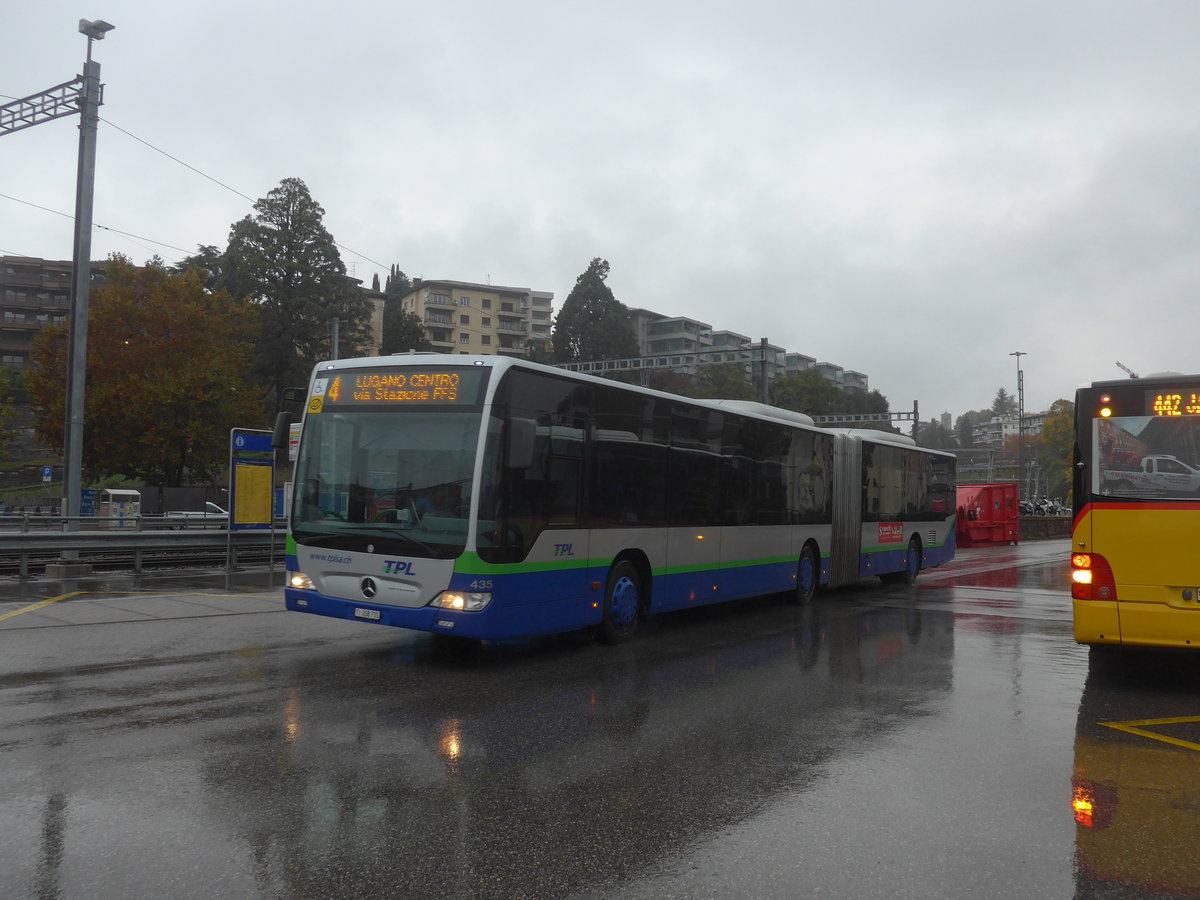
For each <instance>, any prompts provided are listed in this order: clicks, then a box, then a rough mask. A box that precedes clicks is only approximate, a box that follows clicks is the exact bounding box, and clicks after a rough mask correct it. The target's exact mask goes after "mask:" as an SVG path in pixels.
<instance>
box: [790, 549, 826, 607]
mask: <svg viewBox="0 0 1200 900" xmlns="http://www.w3.org/2000/svg"><path fill="white" fill-rule="evenodd" d="M820 577H821V564H820V562H818V561H817V552H816V551H815V550H813V548H812V545H811V544H809V545H807V546H806V547H805V548H804V549H803V550H801V551H800V562H799V564H798V565H797V566H796V589H795V591H793V592H792V600H794V601H795V602H796V603H799V604H804V603H808V602H809V601H810V600H812V598H813V597H814V596H815V595H816V593H817V583H818V582H819V580H820Z"/></svg>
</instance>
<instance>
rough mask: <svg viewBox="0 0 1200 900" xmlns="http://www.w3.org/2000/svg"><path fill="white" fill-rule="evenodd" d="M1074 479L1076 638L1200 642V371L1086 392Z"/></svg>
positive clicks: (1078, 410)
mask: <svg viewBox="0 0 1200 900" xmlns="http://www.w3.org/2000/svg"><path fill="white" fill-rule="evenodd" d="M1073 474H1074V477H1073V481H1072V485H1073V490H1074V498H1073V500H1074V506H1075V522H1074V528H1073V532H1072V537H1071V540H1072V546H1071V566H1072V588H1071V597H1072V607H1073V614H1074V622H1075V640H1077V641H1079V642H1080V643H1084V644H1125V645H1140V646H1152V647H1196V646H1200V375H1191V376H1184V375H1172V376H1156V377H1152V378H1136V379H1123V380H1121V381H1103V382H1096V383H1095V384H1092V385H1090V386H1087V387H1082V388H1080V389H1079V390H1078V391H1077V392H1076V394H1075V464H1074V472H1073Z"/></svg>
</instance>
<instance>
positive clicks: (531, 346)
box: [525, 340, 554, 366]
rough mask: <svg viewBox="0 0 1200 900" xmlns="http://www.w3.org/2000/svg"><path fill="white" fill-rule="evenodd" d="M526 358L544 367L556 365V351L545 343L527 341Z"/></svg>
mask: <svg viewBox="0 0 1200 900" xmlns="http://www.w3.org/2000/svg"><path fill="white" fill-rule="evenodd" d="M525 358H526V359H527V360H529V361H530V362H535V363H541V364H542V365H544V366H552V365H554V351H553V349H552V348H550V347H548V346H547V345H546V343H545V342H544V341H530V340H526V341H525Z"/></svg>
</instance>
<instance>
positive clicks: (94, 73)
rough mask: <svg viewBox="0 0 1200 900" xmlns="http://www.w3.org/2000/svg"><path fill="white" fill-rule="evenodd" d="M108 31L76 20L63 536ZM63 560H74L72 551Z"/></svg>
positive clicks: (77, 477)
mask: <svg viewBox="0 0 1200 900" xmlns="http://www.w3.org/2000/svg"><path fill="white" fill-rule="evenodd" d="M112 29H113V26H112V25H109V24H108V23H107V22H105V21H103V20H99V19H98V20H96V21H95V22H89V21H88V20H87V19H80V20H79V31H80V33H81V34H84V35H86V36H87V39H88V43H87V60H86V61H85V62H84V67H83V75H82V76H81V80H82V85H81V87H80V92H79V163H78V168H77V171H76V180H75V245H74V252H73V254H72V267H71V318H70V345H69V351H68V356H67V395H66V421H65V423H64V431H63V502H62V510H63V515H64V517H65V518H64V519H63V531H78V530H79V514H80V504H81V500H82V494H83V421H84V386H85V383H86V380H87V328H88V288H89V286H90V282H91V277H92V200H93V195H94V193H95V183H96V130H97V128H96V127H97V123H98V122H99V120H100V104H101V103H102V102H103V101H102V96H101V86H100V64H99V63H98V62H95V61H93V60H92V41H94V40H103V38H104V35H105V34H106V33H107V32H109V31H112ZM63 559H64V560H67V559H70V560H77V559H78V552H77V551H68V552H64V554H63Z"/></svg>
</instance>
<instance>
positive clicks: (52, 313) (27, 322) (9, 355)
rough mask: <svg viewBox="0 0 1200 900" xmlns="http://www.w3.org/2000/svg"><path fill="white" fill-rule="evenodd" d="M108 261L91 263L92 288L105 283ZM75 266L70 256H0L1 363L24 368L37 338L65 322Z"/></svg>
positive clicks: (68, 312) (69, 304)
mask: <svg viewBox="0 0 1200 900" xmlns="http://www.w3.org/2000/svg"><path fill="white" fill-rule="evenodd" d="M104 267H105V263H104V262H103V261H101V262H93V263H92V265H91V279H92V282H91V289H93V290H94V289H95V288H97V287H101V286H103V284H104ZM71 268H72V263H71V261H70V260H69V259H66V260H49V259H37V258H33V257H27V256H3V257H0V366H3V367H4V368H6V369H11V370H13V371H15V372H21V371H24V370H25V369H29V368H32V365H33V364H32V363H31V362H30V360H29V354H30V351H31V350H32V348H33V341H34V338H36V337H37V334H38V332H39V331H41V330H42V329H43V328H45V327H46V326H47V325H57V324H59V323H61V322H65V321H66V319H67V316H68V315H70V312H71Z"/></svg>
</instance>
